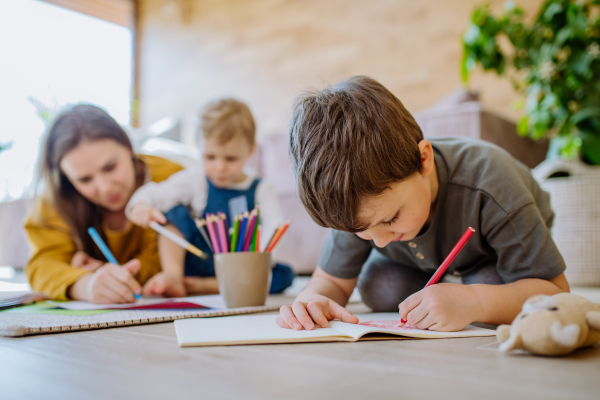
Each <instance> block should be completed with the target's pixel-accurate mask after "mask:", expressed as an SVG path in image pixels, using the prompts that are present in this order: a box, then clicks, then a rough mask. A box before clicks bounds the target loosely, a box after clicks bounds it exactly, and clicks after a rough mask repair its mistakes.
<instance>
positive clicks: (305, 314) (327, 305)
mask: <svg viewBox="0 0 600 400" xmlns="http://www.w3.org/2000/svg"><path fill="white" fill-rule="evenodd" d="M334 318H337V319H339V320H341V321H344V322H349V323H351V324H357V323H358V318H356V317H355V316H354V315H352V313H351V312H350V311H348V310H346V309H345V308H344V307H342V306H340V305H339V304H338V303H336V302H335V301H333V300H331V299H329V298H328V297H325V296H323V295H320V294H316V293H311V292H305V293H301V294H300V295H299V296H298V297H297V298H296V300H295V301H294V304H292V306H291V307H290V306H282V307H281V308H280V309H279V315H278V316H277V319H276V322H277V325H279V326H280V327H282V328H288V329H294V330H297V331H298V330H301V329H302V328H304V329H306V330H311V329H314V327H315V323H316V324H317V325H319V326H320V327H321V328H327V326H328V325H329V322H328V321H331V320H332V319H334Z"/></svg>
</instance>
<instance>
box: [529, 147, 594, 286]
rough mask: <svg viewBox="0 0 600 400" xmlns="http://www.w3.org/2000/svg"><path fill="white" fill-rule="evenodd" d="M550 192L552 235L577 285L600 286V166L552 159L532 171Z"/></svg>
mask: <svg viewBox="0 0 600 400" xmlns="http://www.w3.org/2000/svg"><path fill="white" fill-rule="evenodd" d="M532 173H533V176H534V178H535V179H536V180H537V181H538V183H539V184H540V186H541V188H542V189H543V190H544V191H546V192H548V193H549V194H550V204H551V206H552V210H553V211H554V213H555V217H554V224H553V226H552V237H553V239H554V242H555V243H556V245H557V247H558V250H559V251H560V252H561V254H562V255H563V257H564V259H565V262H566V264H567V270H566V271H565V275H566V277H567V280H568V281H569V284H571V285H574V286H600V167H591V166H588V165H586V164H583V163H582V162H580V161H572V160H563V159H552V160H546V161H544V162H542V163H541V164H540V165H539V166H537V167H536V168H535V169H534V170H533V171H532Z"/></svg>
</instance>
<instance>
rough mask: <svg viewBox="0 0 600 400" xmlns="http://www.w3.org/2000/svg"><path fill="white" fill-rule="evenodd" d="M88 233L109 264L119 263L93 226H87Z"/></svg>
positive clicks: (135, 294) (137, 296) (136, 295)
mask: <svg viewBox="0 0 600 400" xmlns="http://www.w3.org/2000/svg"><path fill="white" fill-rule="evenodd" d="M88 233H89V234H90V236H91V237H92V240H93V241H94V242H95V243H96V245H97V246H98V248H99V249H100V251H101V252H102V254H104V257H106V259H107V260H108V262H109V263H111V264H115V265H120V264H119V262H118V261H117V259H116V258H115V256H113V254H112V253H111V252H110V249H109V248H108V246H107V245H106V243H104V240H102V237H100V235H99V234H98V231H96V229H95V228H94V227H90V228H88ZM133 295H134V296H135V298H136V299H140V298H141V297H142V295H140V294H137V293H134V294H133Z"/></svg>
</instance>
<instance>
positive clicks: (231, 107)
mask: <svg viewBox="0 0 600 400" xmlns="http://www.w3.org/2000/svg"><path fill="white" fill-rule="evenodd" d="M200 133H201V135H202V137H203V138H204V139H211V138H216V139H217V142H218V143H220V144H225V143H227V142H229V141H230V140H231V139H233V138H234V137H236V136H238V135H241V136H242V137H244V138H245V139H246V140H248V143H249V144H250V145H251V146H252V145H253V144H254V141H255V136H256V125H255V124H254V118H253V117H252V113H251V112H250V109H249V108H248V106H247V105H246V104H244V103H242V102H241V101H239V100H236V99H232V98H226V99H220V100H215V101H212V102H210V103H208V104H207V105H206V107H204V109H202V111H201V113H200Z"/></svg>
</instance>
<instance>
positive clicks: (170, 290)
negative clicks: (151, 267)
mask: <svg viewBox="0 0 600 400" xmlns="http://www.w3.org/2000/svg"><path fill="white" fill-rule="evenodd" d="M143 292H144V296H152V295H164V296H167V297H183V296H185V295H186V291H185V286H184V285H183V277H182V276H176V275H173V274H168V273H166V272H164V271H163V272H159V273H158V274H156V275H154V276H153V277H152V278H150V279H149V280H148V282H146V284H145V285H144V290H143Z"/></svg>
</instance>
